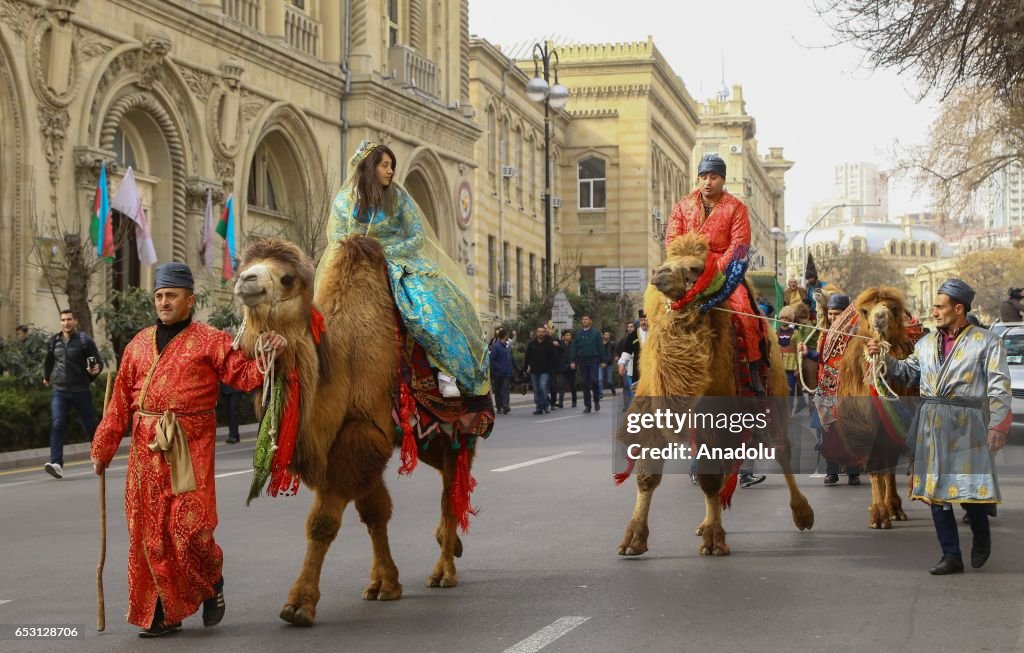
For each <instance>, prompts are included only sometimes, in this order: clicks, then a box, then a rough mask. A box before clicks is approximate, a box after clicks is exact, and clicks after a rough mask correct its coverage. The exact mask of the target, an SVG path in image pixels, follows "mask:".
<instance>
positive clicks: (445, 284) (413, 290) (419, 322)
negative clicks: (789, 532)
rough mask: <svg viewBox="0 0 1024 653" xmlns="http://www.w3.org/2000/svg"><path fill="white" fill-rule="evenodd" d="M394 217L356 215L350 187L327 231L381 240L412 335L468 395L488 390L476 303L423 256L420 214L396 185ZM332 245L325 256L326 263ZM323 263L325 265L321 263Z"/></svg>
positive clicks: (336, 205) (334, 239) (339, 199)
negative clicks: (396, 197) (396, 200)
mask: <svg viewBox="0 0 1024 653" xmlns="http://www.w3.org/2000/svg"><path fill="white" fill-rule="evenodd" d="M395 192H397V193H398V194H399V196H398V203H397V209H396V211H395V215H392V216H388V215H386V214H384V213H383V212H382V211H375V212H374V213H373V214H372V215H370V214H367V213H366V212H362V214H360V215H356V211H355V204H356V202H355V197H354V193H353V191H352V189H351V188H348V187H346V188H343V189H342V190H341V192H340V193H338V196H337V197H336V198H335V200H334V208H333V210H332V214H331V222H330V226H329V227H328V234H329V236H330V239H331V243H332V245H333V243H336V242H338V241H340V240H343V239H344V238H346V237H348V236H349V235H351V234H362V235H367V234H368V235H369V236H371V237H373V238H375V239H376V240H377V241H378V242H380V244H381V246H382V247H383V249H384V256H385V258H386V259H387V265H388V277H389V279H390V280H391V290H392V292H393V293H394V296H395V303H396V304H397V306H398V310H399V312H400V313H401V315H402V319H403V320H404V322H405V326H406V328H407V329H408V330H409V333H410V334H411V335H412V337H413V338H414V339H415V340H416V342H417V343H419V344H420V345H421V346H422V347H423V348H424V349H425V350H426V352H427V355H428V356H429V358H430V361H431V363H432V364H434V365H435V366H436V367H437V368H438V369H440V370H441V371H442V372H444V373H446V374H448V375H449V376H451V377H453V378H454V379H456V381H458V384H459V387H460V388H461V390H462V392H463V393H464V394H468V395H486V394H487V393H488V392H490V380H489V375H488V365H489V364H488V360H487V343H486V342H485V341H484V339H483V329H482V327H481V326H480V319H479V317H478V316H477V313H476V310H475V309H474V307H473V304H472V302H471V301H470V300H469V298H468V297H467V296H466V294H465V293H464V292H463V291H462V290H461V289H460V288H459V287H458V285H456V284H455V283H454V282H453V281H452V280H451V279H448V278H447V277H446V276H444V275H443V274H442V273H441V270H440V267H439V266H438V264H437V263H436V262H435V261H432V260H430V259H429V258H428V257H427V256H426V255H425V254H424V245H425V240H426V239H425V237H424V233H423V225H422V222H421V220H422V217H421V216H420V214H419V210H418V209H417V207H416V203H415V202H414V201H413V199H412V198H411V197H410V196H409V194H408V193H407V192H406V191H405V190H404V189H402V188H400V187H398V188H396V189H395ZM331 249H332V248H330V247H329V248H328V250H327V252H326V253H325V254H324V260H325V261H326V260H327V259H328V258H329V256H330V255H331V253H332V251H331ZM320 265H321V266H323V265H324V262H323V261H322V262H321V264H320Z"/></svg>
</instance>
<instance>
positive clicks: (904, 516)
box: [895, 510, 909, 521]
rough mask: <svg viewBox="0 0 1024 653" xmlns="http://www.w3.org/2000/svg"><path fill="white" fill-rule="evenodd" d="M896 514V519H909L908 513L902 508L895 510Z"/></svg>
mask: <svg viewBox="0 0 1024 653" xmlns="http://www.w3.org/2000/svg"><path fill="white" fill-rule="evenodd" d="M895 515H896V521H909V520H908V518H907V513H905V512H903V511H902V510H897V511H896V512H895Z"/></svg>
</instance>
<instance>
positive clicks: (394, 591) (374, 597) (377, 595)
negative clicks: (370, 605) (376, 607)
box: [363, 583, 402, 601]
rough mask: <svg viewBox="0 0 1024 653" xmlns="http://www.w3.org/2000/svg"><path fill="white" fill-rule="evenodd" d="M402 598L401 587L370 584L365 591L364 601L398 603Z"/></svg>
mask: <svg viewBox="0 0 1024 653" xmlns="http://www.w3.org/2000/svg"><path fill="white" fill-rule="evenodd" d="M400 598H402V586H401V585H390V586H389V585H381V584H379V583H370V584H369V585H367V586H366V589H364V590H363V599H364V600H366V601H397V600H398V599H400Z"/></svg>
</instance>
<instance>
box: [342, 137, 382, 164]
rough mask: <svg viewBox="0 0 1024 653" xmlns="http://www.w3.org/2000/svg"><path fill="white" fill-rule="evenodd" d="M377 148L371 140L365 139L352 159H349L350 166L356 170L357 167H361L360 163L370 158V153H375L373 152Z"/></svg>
mask: <svg viewBox="0 0 1024 653" xmlns="http://www.w3.org/2000/svg"><path fill="white" fill-rule="evenodd" d="M376 147H377V144H376V143H374V142H373V141H371V140H369V139H364V140H363V142H361V143H360V144H359V147H358V148H356V152H355V154H353V155H352V158H351V159H349V161H348V162H349V165H351V166H352V167H353V168H355V167H356V166H357V165H359V162H360V161H362V160H363V159H365V158H366V157H368V156H370V152H373V150H374V149H376Z"/></svg>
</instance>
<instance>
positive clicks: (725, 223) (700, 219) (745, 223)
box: [665, 189, 763, 363]
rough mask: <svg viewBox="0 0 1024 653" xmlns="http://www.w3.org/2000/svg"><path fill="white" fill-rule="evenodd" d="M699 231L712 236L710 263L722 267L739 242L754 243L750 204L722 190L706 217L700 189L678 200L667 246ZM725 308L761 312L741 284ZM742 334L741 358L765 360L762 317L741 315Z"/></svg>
mask: <svg viewBox="0 0 1024 653" xmlns="http://www.w3.org/2000/svg"><path fill="white" fill-rule="evenodd" d="M691 232H698V233H702V234H704V235H705V236H707V238H708V248H709V250H710V252H709V254H708V263H709V264H711V265H715V266H717V267H718V269H719V270H721V271H723V272H724V271H725V267H726V266H727V265H728V264H729V261H730V260H732V256H733V252H734V251H735V249H736V247H737V246H738V245H746V246H748V247H749V246H750V216H749V215H748V214H747V207H746V206H745V205H744V204H743V202H741V201H739V200H738V199H736V197H734V196H733V195H730V194H729V193H728V192H726V191H722V197H721V199H720V200H719V201H718V204H716V205H715V208H714V209H712V210H711V214H710V215H708V216H707V218H705V217H704V205H703V203H702V202H701V194H700V189H697V190H695V191H693V192H692V193H690V194H689V195H687V196H686V197H684V198H682V199H681V200H679V201H678V202H676V205H675V207H673V209H672V217H671V218H669V222H668V227H667V229H666V230H665V247H668V244H669V243H671V242H672V240H673V239H674V238H675V237H676V236H681V235H683V234H686V233H691ZM725 307H726V308H728V309H729V310H731V311H736V312H738V313H745V314H747V315H750V314H757V308H756V307H754V303H753V302H752V301H751V300H750V294H749V293H748V292H747V287H746V286H744V285H742V284H740V285H739V286H738V287H737V288H736V290H735V291H733V293H732V294H731V295H729V298H728V299H727V300H726V301H725ZM734 317H736V318H737V320H738V322H739V324H740V333H738V334H737V336H738V342H737V344H738V345H739V354H740V357H741V358H742V359H743V360H744V361H745V362H748V363H749V362H753V361H756V360H760V359H761V348H760V341H761V338H762V337H763V336H762V330H761V324H760V322H761V321H760V320H759V319H758V318H757V317H742V316H741V317H737V316H734Z"/></svg>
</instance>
